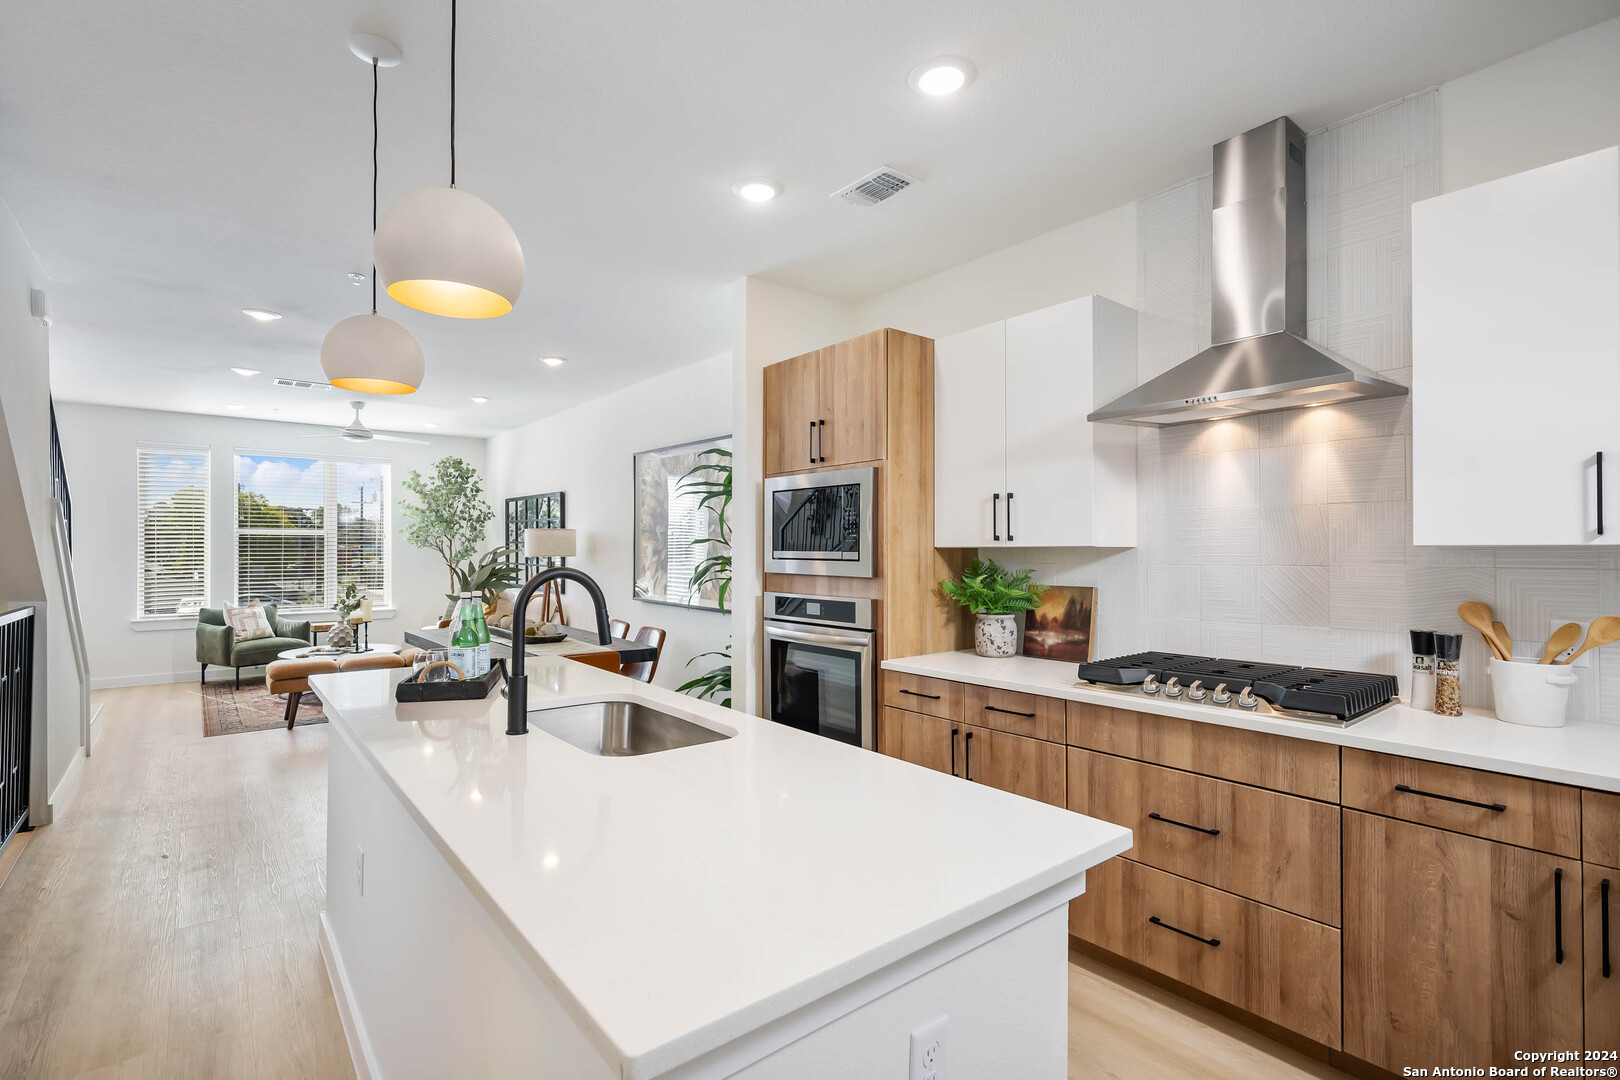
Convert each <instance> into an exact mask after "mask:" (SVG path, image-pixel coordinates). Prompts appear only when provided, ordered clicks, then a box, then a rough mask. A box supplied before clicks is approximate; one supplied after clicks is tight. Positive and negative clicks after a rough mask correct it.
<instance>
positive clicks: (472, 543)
mask: <svg viewBox="0 0 1620 1080" xmlns="http://www.w3.org/2000/svg"><path fill="white" fill-rule="evenodd" d="M402 486H403V487H404V488H405V490H406V491H408V492H410V493H411V494H412V495H415V496H416V498H417V500H418V501H417V502H411V501H410V500H409V499H401V500H400V504H399V507H400V511H401V513H402V516H403V518H404V524H405V541H406V542H407V543H408V544H410V545H411V546H412V547H419V548H428V549H430V550H432V551H435V552H437V553H438V555H439V558H441V559H443V560H444V566H445V570H446V571H447V572H448V574H449V576H450V588H451V589H452V590H454V591H455V592H456V593H460V592H463V591H465V590H466V589H467V588H468V586H467V585H465V584H464V583H463V581H464V579H463V576H462V564H463V563H466V562H469V561H471V560H473V559H474V558H476V557H477V555H478V545H479V544H481V543H482V542H483V540H484V532H485V530H486V529H488V528H489V523H490V521H492V520H493V519H494V517H495V511H494V510H493V509H492V508H491V507H490V505H489V503H487V502H485V501H484V485H483V481H481V480H480V479H479V478H478V470H477V469H474V468H473V467H472V466H471V465H469V464H467V463H466V462H465V461H463V460H462V459H461V458H458V457H444V458H440V459H439V460H438V461H435V462H434V463H433V473H432V475H430V476H423V475H422V474H421V473H419V472H417V471H416V470H415V469H412V470H411V475H410V477H409V478H408V479H407V480H406V481H405V483H404V484H403V485H402ZM476 569H477V564H476V563H475V564H474V570H475V571H476ZM451 606H452V607H454V601H452V603H451ZM448 613H449V612H448V611H446V614H448Z"/></svg>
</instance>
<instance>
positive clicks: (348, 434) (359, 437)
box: [299, 401, 428, 446]
mask: <svg viewBox="0 0 1620 1080" xmlns="http://www.w3.org/2000/svg"><path fill="white" fill-rule="evenodd" d="M349 406H350V407H351V408H353V409H354V420H353V422H352V423H350V424H349V426H348V427H343V428H336V429H334V430H333V431H332V432H331V434H328V435H301V436H299V438H303V439H342V440H344V441H345V442H370V441H371V440H373V439H376V440H377V441H378V442H408V443H416V444H418V445H419V446H427V445H428V441H427V440H426V439H407V438H405V437H404V436H403V435H381V434H378V433H377V432H375V431H372V430H371V429H370V428H368V427H366V425H364V424H362V423H361V422H360V410H361V409H363V408H365V407H366V403H365V402H363V401H351V402H349Z"/></svg>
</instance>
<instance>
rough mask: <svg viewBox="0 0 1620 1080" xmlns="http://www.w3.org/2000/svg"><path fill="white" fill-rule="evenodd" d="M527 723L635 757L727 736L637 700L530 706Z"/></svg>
mask: <svg viewBox="0 0 1620 1080" xmlns="http://www.w3.org/2000/svg"><path fill="white" fill-rule="evenodd" d="M529 725H530V727H532V728H538V729H539V730H541V731H544V732H546V733H547V734H549V735H555V736H557V738H559V739H561V740H562V741H563V742H565V743H569V744H571V745H573V746H577V747H579V748H580V749H581V750H583V751H585V752H586V753H587V754H596V755H597V756H599V757H636V756H638V755H641V754H656V753H658V752H659V751H660V750H674V749H677V748H679V747H682V746H696V745H698V744H699V743H708V742H719V741H720V740H721V739H729V738H731V736H730V735H728V734H726V733H725V732H723V731H715V730H714V729H712V728H706V727H704V726H702V725H701V724H694V723H692V722H691V721H690V720H683V719H681V718H680V717H679V716H674V715H672V714H670V713H667V712H660V711H659V710H657V709H654V708H652V707H650V706H647V705H643V704H641V703H640V702H636V701H591V702H587V703H585V704H583V705H560V706H557V707H555V708H550V709H534V710H532V711H531V712H530V713H529Z"/></svg>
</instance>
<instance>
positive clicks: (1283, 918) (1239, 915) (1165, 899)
mask: <svg viewBox="0 0 1620 1080" xmlns="http://www.w3.org/2000/svg"><path fill="white" fill-rule="evenodd" d="M1069 932H1070V933H1071V934H1073V935H1074V936H1075V937H1078V938H1080V939H1081V940H1082V941H1088V942H1090V943H1092V944H1094V945H1096V946H1098V947H1100V948H1103V949H1107V950H1108V951H1109V952H1112V953H1116V954H1118V955H1120V956H1123V957H1125V958H1126V959H1128V960H1134V961H1135V962H1136V963H1138V964H1141V965H1143V966H1144V967H1149V968H1152V969H1153V970H1154V971H1157V972H1160V973H1161V974H1164V975H1168V976H1169V977H1170V978H1172V979H1175V980H1177V981H1178V982H1182V983H1185V984H1186V985H1188V986H1191V987H1193V988H1195V989H1198V990H1202V991H1203V992H1204V993H1206V994H1211V995H1213V996H1215V997H1218V998H1220V999H1221V1000H1223V1001H1228V1002H1231V1003H1232V1004H1233V1005H1236V1006H1237V1007H1238V1008H1240V1009H1246V1010H1248V1011H1249V1012H1251V1013H1254V1014H1255V1015H1256V1016H1260V1017H1263V1018H1265V1019H1267V1020H1270V1021H1271V1022H1272V1023H1275V1024H1281V1025H1282V1026H1283V1027H1285V1028H1288V1029H1289V1030H1291V1031H1297V1032H1299V1033H1300V1034H1301V1035H1304V1036H1306V1037H1308V1038H1311V1039H1315V1040H1316V1041H1317V1042H1320V1043H1324V1044H1326V1045H1328V1046H1331V1047H1334V1048H1337V1047H1338V1046H1339V1045H1340V1006H1341V999H1340V988H1339V948H1340V945H1339V931H1337V930H1335V929H1334V928H1333V927H1331V926H1323V925H1322V924H1321V923H1317V922H1312V921H1311V920H1309V919H1302V918H1300V917H1299V916H1297V915H1290V914H1288V913H1287V912H1284V911H1278V910H1276V909H1275V908H1269V907H1266V906H1265V905H1263V904H1257V903H1255V902H1254V901H1252V900H1245V899H1243V898H1242V897H1238V896H1233V895H1231V894H1230V893H1225V892H1221V891H1220V890H1218V889H1212V888H1210V887H1209V886H1207V885H1200V884H1198V883H1197V882H1195V881H1188V880H1187V879H1186V878H1180V877H1176V876H1175V875H1173V874H1167V873H1165V872H1164V871H1162V870H1155V869H1153V868H1152V867H1149V866H1143V865H1142V864H1141V863H1137V862H1133V861H1131V860H1129V859H1111V860H1109V861H1108V862H1105V863H1103V864H1102V865H1101V866H1096V867H1093V868H1092V869H1091V870H1088V871H1087V872H1086V892H1085V895H1083V896H1081V897H1080V898H1079V899H1077V900H1075V901H1074V903H1073V904H1071V905H1070V906H1069ZM1217 943H1218V944H1217Z"/></svg>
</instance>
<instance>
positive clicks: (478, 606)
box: [472, 593, 522, 677]
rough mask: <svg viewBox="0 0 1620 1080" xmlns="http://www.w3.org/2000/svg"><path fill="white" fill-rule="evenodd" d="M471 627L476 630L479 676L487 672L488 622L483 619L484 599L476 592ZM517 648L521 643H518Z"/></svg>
mask: <svg viewBox="0 0 1620 1080" xmlns="http://www.w3.org/2000/svg"><path fill="white" fill-rule="evenodd" d="M472 619H473V629H475V630H476V631H477V632H478V674H479V676H480V677H482V676H484V675H488V674H489V623H487V622H486V621H485V620H484V600H483V597H481V596H479V595H478V594H477V593H473V594H472ZM518 647H519V648H522V644H521V643H519V645H518Z"/></svg>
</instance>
